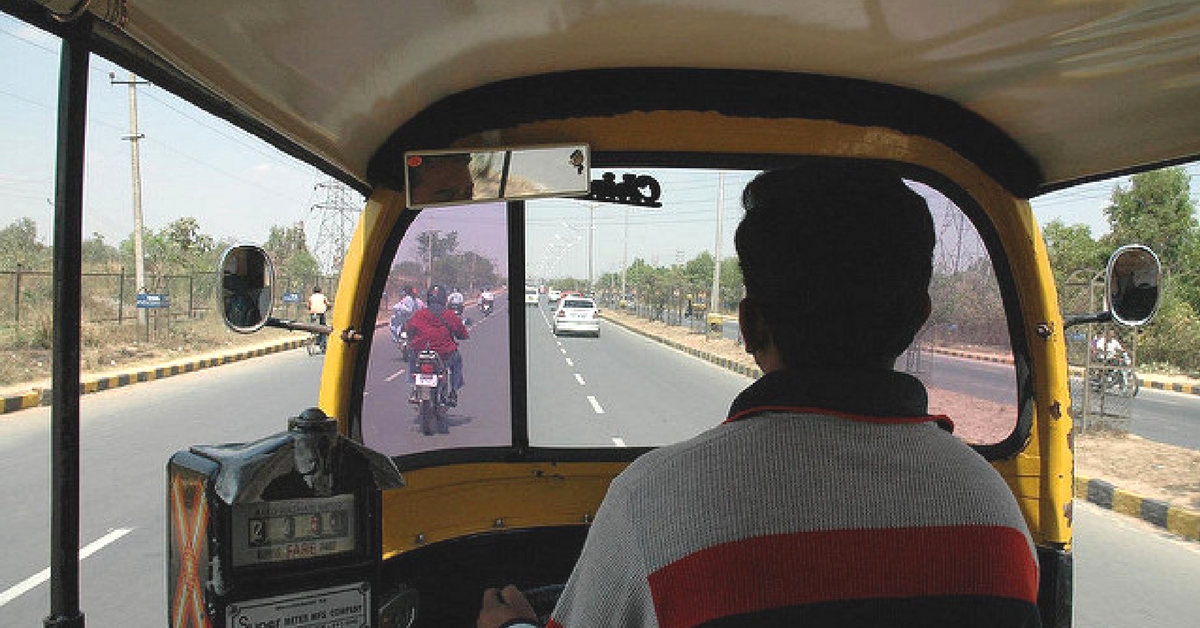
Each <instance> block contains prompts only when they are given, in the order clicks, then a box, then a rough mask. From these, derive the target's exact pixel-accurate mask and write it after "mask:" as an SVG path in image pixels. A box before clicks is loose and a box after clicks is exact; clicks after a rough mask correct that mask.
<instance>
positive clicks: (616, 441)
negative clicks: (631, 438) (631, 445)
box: [612, 436, 625, 447]
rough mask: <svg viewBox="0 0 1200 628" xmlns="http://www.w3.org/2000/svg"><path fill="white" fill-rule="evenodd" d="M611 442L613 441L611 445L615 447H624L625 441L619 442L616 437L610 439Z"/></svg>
mask: <svg viewBox="0 0 1200 628" xmlns="http://www.w3.org/2000/svg"><path fill="white" fill-rule="evenodd" d="M612 441H613V444H614V445H616V446H617V447H624V446H625V441H623V440H621V439H620V438H618V437H616V436H613V437H612Z"/></svg>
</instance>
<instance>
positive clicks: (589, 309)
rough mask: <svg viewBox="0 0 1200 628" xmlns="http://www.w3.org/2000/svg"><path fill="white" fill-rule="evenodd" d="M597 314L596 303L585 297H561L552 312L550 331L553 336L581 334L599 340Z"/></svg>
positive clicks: (598, 319)
mask: <svg viewBox="0 0 1200 628" xmlns="http://www.w3.org/2000/svg"><path fill="white" fill-rule="evenodd" d="M597 313H598V310H597V309H596V302H595V301H593V300H591V299H589V298H587V297H575V296H567V297H563V298H562V299H561V300H559V302H558V307H557V308H556V309H555V310H554V318H552V319H551V323H550V325H551V329H553V331H554V335H555V336H558V335H560V334H566V333H582V334H590V335H591V336H594V337H596V338H599V337H600V318H599V317H598V316H596V314H597Z"/></svg>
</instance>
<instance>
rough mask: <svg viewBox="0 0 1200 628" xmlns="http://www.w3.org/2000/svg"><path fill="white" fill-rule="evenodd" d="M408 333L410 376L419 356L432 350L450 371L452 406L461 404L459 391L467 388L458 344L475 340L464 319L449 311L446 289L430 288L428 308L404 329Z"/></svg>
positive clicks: (413, 317) (426, 300)
mask: <svg viewBox="0 0 1200 628" xmlns="http://www.w3.org/2000/svg"><path fill="white" fill-rule="evenodd" d="M404 331H406V332H408V346H409V347H411V348H412V351H410V352H409V359H408V372H409V373H412V372H413V371H414V370H415V369H416V360H417V357H416V356H417V352H419V351H425V350H427V349H428V350H432V351H436V352H437V354H438V355H439V356H441V358H442V361H443V362H445V363H446V365H447V366H448V367H449V368H450V399H449V400H448V403H449V405H451V406H454V405H457V404H458V389H459V388H462V387H463V383H464V380H463V361H462V355H461V354H459V352H458V342H457V340H465V339H467V338H470V337H471V334H470V333H469V332H468V331H467V328H466V326H465V325H463V322H462V319H461V318H459V317H458V314H457V313H455V312H454V310H452V309H450V308H448V307H446V289H445V288H443V287H442V286H440V285H438V284H433V285H432V286H430V287H429V293H428V294H426V295H425V307H424V308H422V309H420V310H417V311H416V313H414V314H413V315H412V318H409V319H408V322H407V323H405V325H404Z"/></svg>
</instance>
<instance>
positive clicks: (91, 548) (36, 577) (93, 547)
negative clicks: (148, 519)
mask: <svg viewBox="0 0 1200 628" xmlns="http://www.w3.org/2000/svg"><path fill="white" fill-rule="evenodd" d="M132 531H133V528H117V529H116V530H113V531H112V532H109V533H108V534H105V535H104V536H102V537H100V538H98V539H96V540H95V541H92V542H91V543H88V544H87V545H86V546H84V547H83V548H81V549H80V550H79V560H83V559H85V558H87V557H88V556H91V555H92V554H95V553H96V552H98V551H100V550H101V549H103V548H104V546H105V545H108V544H109V543H113V542H115V541H116V540H117V539H119V538H121V537H123V536H125V535H126V534H129V533H130V532H132ZM49 579H50V568H49V567H47V568H45V569H43V570H41V571H39V572H37V573H35V574H33V575H32V576H29V577H28V578H26V579H24V580H22V581H21V582H18V583H16V584H14V585H13V586H11V587H9V588H8V589H7V590H6V591H3V592H0V606H4V605H5V604H8V603H9V602H11V601H13V600H15V599H17V598H18V597H20V596H21V595H22V594H23V593H25V592H27V591H29V590H30V589H33V588H35V587H37V586H38V585H39V584H41V583H43V582H45V581H47V580H49Z"/></svg>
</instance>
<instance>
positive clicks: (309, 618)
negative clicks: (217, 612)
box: [225, 582, 371, 628]
mask: <svg viewBox="0 0 1200 628" xmlns="http://www.w3.org/2000/svg"><path fill="white" fill-rule="evenodd" d="M225 625H226V626H228V627H229V628H359V627H366V628H369V627H370V626H371V585H369V584H368V583H366V582H361V583H358V584H349V585H345V586H340V587H331V588H328V589H316V590H313V591H301V592H299V593H292V594H288V595H278V596H275V597H268V598H262V599H258V600H247V601H245V602H235V603H233V604H230V605H229V607H228V608H227V609H226V610H225Z"/></svg>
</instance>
